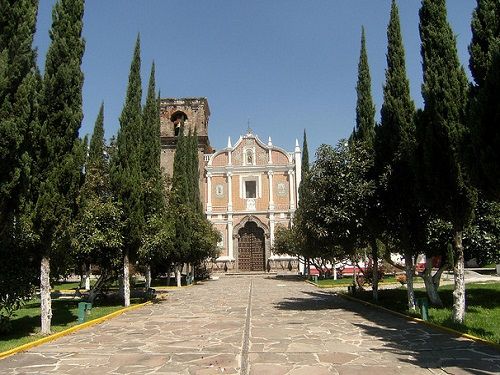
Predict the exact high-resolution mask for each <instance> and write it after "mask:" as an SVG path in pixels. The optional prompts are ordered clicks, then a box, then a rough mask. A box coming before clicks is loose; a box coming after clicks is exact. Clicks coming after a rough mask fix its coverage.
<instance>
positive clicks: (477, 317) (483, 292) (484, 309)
mask: <svg viewBox="0 0 500 375" xmlns="http://www.w3.org/2000/svg"><path fill="white" fill-rule="evenodd" d="M452 292H453V285H445V286H441V287H440V288H439V295H440V296H441V299H442V301H443V304H444V306H445V307H444V308H435V307H430V308H429V321H430V322H432V323H435V324H439V325H442V326H445V327H448V328H452V329H454V330H456V331H459V332H463V333H468V334H471V335H474V336H477V337H481V338H483V339H485V340H488V341H491V342H494V343H497V344H500V283H498V282H486V283H472V284H467V286H466V304H467V311H466V315H465V323H464V324H456V323H454V322H453V320H452V306H453V295H452ZM415 296H416V297H417V298H419V297H426V293H425V289H423V288H419V289H416V290H415ZM356 298H359V299H362V300H364V301H367V302H372V303H373V301H372V292H371V290H367V291H364V292H359V293H357V294H356ZM377 304H378V305H381V306H384V307H386V308H388V309H391V310H394V311H398V312H401V313H405V314H409V312H408V309H407V299H406V289H403V288H398V289H390V290H380V291H379V301H378V302H377ZM415 316H419V315H415Z"/></svg>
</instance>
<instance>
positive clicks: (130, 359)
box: [0, 276, 500, 375]
mask: <svg viewBox="0 0 500 375" xmlns="http://www.w3.org/2000/svg"><path fill="white" fill-rule="evenodd" d="M450 373H451V374H489V373H491V374H493V373H497V374H498V373H500V352H498V351H496V350H495V349H493V348H491V347H488V346H485V345H481V344H477V343H474V342H472V341H468V340H465V339H459V338H456V337H453V336H450V335H448V334H445V333H442V332H439V331H435V330H433V329H430V328H427V327H425V326H422V325H419V324H417V323H413V322H408V321H406V320H404V319H401V318H398V317H396V316H394V315H391V314H388V313H384V312H381V311H378V310H375V309H372V308H368V307H364V306H362V305H360V304H357V303H354V302H351V301H347V300H344V299H342V298H341V297H338V296H335V295H333V294H331V293H330V292H328V291H320V290H318V289H316V288H314V287H313V286H311V285H309V284H305V283H304V282H299V281H292V280H284V279H276V278H266V277H262V276H259V277H221V278H220V279H219V280H215V281H209V282H206V283H204V284H203V285H197V286H194V287H192V288H183V289H180V290H176V291H174V292H172V293H169V295H168V298H167V300H166V301H164V302H162V303H159V304H155V305H152V306H147V307H144V308H141V309H138V310H134V311H130V312H128V313H125V314H123V315H121V316H120V317H118V318H115V319H112V320H110V321H107V322H105V323H102V324H100V325H98V326H94V327H92V328H89V329H85V330H82V331H80V332H78V333H75V334H72V335H70V336H67V337H64V338H62V339H59V340H57V341H54V342H52V343H49V344H45V345H42V346H39V347H36V348H34V349H32V350H30V351H27V352H25V353H20V354H17V355H14V356H12V357H9V358H6V359H4V360H0V374H86V375H92V374H99V375H101V374H165V375H166V374H189V375H191V374H199V375H202V374H245V375H246V374H256V375H257V374H258V375H260V374H263V375H273V374H283V375H299V374H304V375H305V374H307V375H322V374H369V375H376V374H450Z"/></svg>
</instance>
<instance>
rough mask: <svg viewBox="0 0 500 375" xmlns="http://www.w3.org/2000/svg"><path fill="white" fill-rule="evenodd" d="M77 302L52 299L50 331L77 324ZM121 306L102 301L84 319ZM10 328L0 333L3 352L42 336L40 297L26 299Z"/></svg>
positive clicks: (57, 330)
mask: <svg viewBox="0 0 500 375" xmlns="http://www.w3.org/2000/svg"><path fill="white" fill-rule="evenodd" d="M78 302H80V301H79V300H77V299H71V300H68V299H53V300H52V332H53V333H56V332H59V331H62V330H65V329H67V328H69V327H72V326H75V325H77V324H78V322H77V319H78ZM141 302H143V301H142V300H140V299H132V301H131V304H138V303H141ZM121 308H123V306H121V305H119V304H118V303H117V302H116V301H109V302H102V303H101V304H100V306H95V307H93V308H92V310H91V311H90V314H89V315H87V316H86V319H85V320H86V321H89V320H92V319H96V318H100V317H102V316H104V315H107V314H110V313H112V312H114V311H117V310H120V309H121ZM11 322H12V330H11V332H10V333H8V334H1V335H0V352H4V351H7V350H10V349H12V348H15V347H17V346H20V345H23V344H27V343H29V342H31V341H35V340H38V339H40V338H42V337H43V336H41V335H39V334H38V332H39V331H40V299H39V298H36V299H32V300H30V301H28V302H27V303H26V304H25V305H24V306H23V307H22V308H21V309H19V310H17V311H16V315H15V316H14V317H12V318H11Z"/></svg>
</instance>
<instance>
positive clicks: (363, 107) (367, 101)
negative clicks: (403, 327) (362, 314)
mask: <svg viewBox="0 0 500 375" xmlns="http://www.w3.org/2000/svg"><path fill="white" fill-rule="evenodd" d="M356 92H357V102H356V127H355V128H354V131H353V134H352V135H351V139H350V141H351V142H352V141H354V142H357V143H361V144H363V147H364V148H365V149H366V150H367V151H368V154H369V155H370V157H373V154H374V142H375V105H374V104H373V99H372V93H371V77H370V68H369V65H368V54H367V52H366V37H365V28H364V27H363V28H362V29H361V50H360V54H359V64H358V82H357V85H356ZM373 179H374V176H373V171H371V173H369V175H367V176H366V180H367V182H368V181H373ZM376 206H377V204H376V202H375V201H373V202H371V208H373V209H370V210H368V211H367V216H366V218H365V219H366V225H367V230H368V231H369V232H370V236H369V239H368V241H369V243H370V247H371V253H372V261H373V268H372V270H373V283H372V288H373V299H374V300H375V301H376V300H377V299H378V245H377V225H376V224H375V223H376V222H377V221H378V212H375V209H374V208H375V207H376Z"/></svg>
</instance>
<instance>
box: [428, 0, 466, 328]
mask: <svg viewBox="0 0 500 375" xmlns="http://www.w3.org/2000/svg"><path fill="white" fill-rule="evenodd" d="M419 16H420V24H419V31H420V39H421V41H422V47H421V54H422V59H423V72H424V80H423V84H422V96H423V98H424V112H423V119H422V121H421V124H419V127H420V126H421V127H422V129H419V130H418V131H419V133H421V135H419V138H420V139H419V141H420V142H421V143H422V144H421V147H422V150H423V160H422V166H423V173H422V175H421V179H422V187H423V188H424V190H425V191H426V192H427V195H426V202H427V203H428V207H429V209H430V210H431V211H433V212H434V213H436V215H438V216H439V217H441V218H442V219H444V220H448V221H450V222H451V223H452V225H453V251H454V274H455V290H454V292H453V301H454V303H453V320H455V321H456V322H460V323H462V322H463V320H464V316H465V283H464V253H463V246H462V233H463V230H464V228H465V226H466V225H468V223H469V221H470V219H471V217H472V212H473V209H474V205H475V201H476V195H475V192H474V190H473V189H472V188H471V187H470V185H469V181H468V176H467V174H466V169H465V168H464V162H463V159H464V157H463V151H464V144H463V143H464V140H465V137H466V135H467V128H466V126H465V111H466V105H467V95H468V93H467V89H468V82H467V77H466V75H465V72H464V69H463V67H462V66H461V65H460V62H459V60H458V55H457V49H456V42H455V37H454V35H453V33H452V30H451V27H450V25H449V24H448V21H447V19H446V17H447V16H446V2H445V0H423V1H422V6H421V8H420V12H419Z"/></svg>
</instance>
